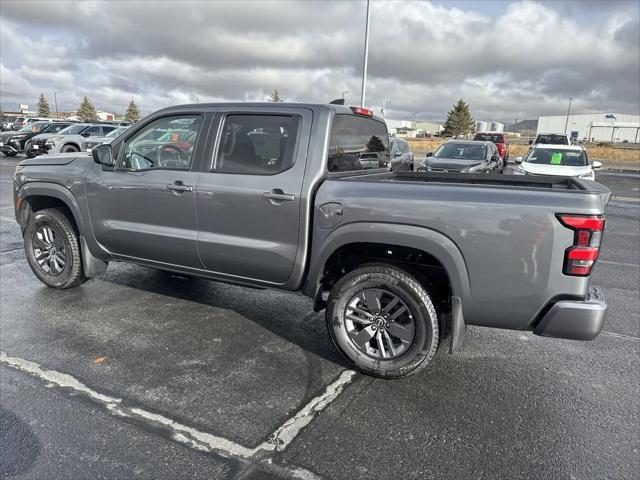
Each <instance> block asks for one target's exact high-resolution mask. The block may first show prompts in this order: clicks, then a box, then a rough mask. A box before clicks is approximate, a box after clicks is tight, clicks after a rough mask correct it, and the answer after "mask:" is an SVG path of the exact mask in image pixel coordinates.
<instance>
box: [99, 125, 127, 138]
mask: <svg viewBox="0 0 640 480" xmlns="http://www.w3.org/2000/svg"><path fill="white" fill-rule="evenodd" d="M127 128H129V127H118V128H116V129H115V130H111V131H110V132H109V133H107V134H106V135H105V137H107V138H116V137H117V136H118V135H120V134H121V133H123V132H124V131H125V130H126V129H127Z"/></svg>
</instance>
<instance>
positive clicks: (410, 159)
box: [389, 138, 415, 172]
mask: <svg viewBox="0 0 640 480" xmlns="http://www.w3.org/2000/svg"><path fill="white" fill-rule="evenodd" d="M414 168H415V164H414V155H413V152H412V151H411V149H410V148H409V144H408V143H407V141H406V140H403V139H402V138H394V139H392V140H391V163H390V164H389V170H391V171H393V172H402V171H409V172H413V170H414Z"/></svg>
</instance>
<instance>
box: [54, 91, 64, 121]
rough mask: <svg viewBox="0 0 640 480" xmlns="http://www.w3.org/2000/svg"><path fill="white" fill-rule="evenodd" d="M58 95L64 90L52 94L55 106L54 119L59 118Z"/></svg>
mask: <svg viewBox="0 0 640 480" xmlns="http://www.w3.org/2000/svg"><path fill="white" fill-rule="evenodd" d="M59 93H64V90H60V91H58V92H53V101H54V102H55V104H56V118H60V115H59V114H58V94H59Z"/></svg>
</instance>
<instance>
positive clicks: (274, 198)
mask: <svg viewBox="0 0 640 480" xmlns="http://www.w3.org/2000/svg"><path fill="white" fill-rule="evenodd" d="M262 198H264V199H265V200H268V201H269V202H271V203H272V204H273V205H280V204H281V203H282V202H292V201H294V200H295V199H296V196H295V195H291V194H290V193H284V192H283V191H282V190H280V189H279V188H274V189H273V190H271V191H270V192H264V193H263V194H262Z"/></svg>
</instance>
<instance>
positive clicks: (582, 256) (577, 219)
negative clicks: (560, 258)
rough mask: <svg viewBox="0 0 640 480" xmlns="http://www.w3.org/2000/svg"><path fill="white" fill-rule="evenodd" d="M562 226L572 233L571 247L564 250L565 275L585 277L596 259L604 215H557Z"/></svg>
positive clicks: (589, 272)
mask: <svg viewBox="0 0 640 480" xmlns="http://www.w3.org/2000/svg"><path fill="white" fill-rule="evenodd" d="M557 217H558V220H559V221H560V223H562V225H564V226H565V227H567V228H569V229H571V230H573V231H574V236H573V245H572V246H571V247H569V248H567V249H566V250H565V255H564V268H563V272H564V274H565V275H572V276H577V277H586V276H588V275H591V269H592V268H593V265H594V264H595V263H596V260H597V259H598V254H599V252H600V243H601V242H602V232H603V231H604V225H605V217H604V215H557Z"/></svg>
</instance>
